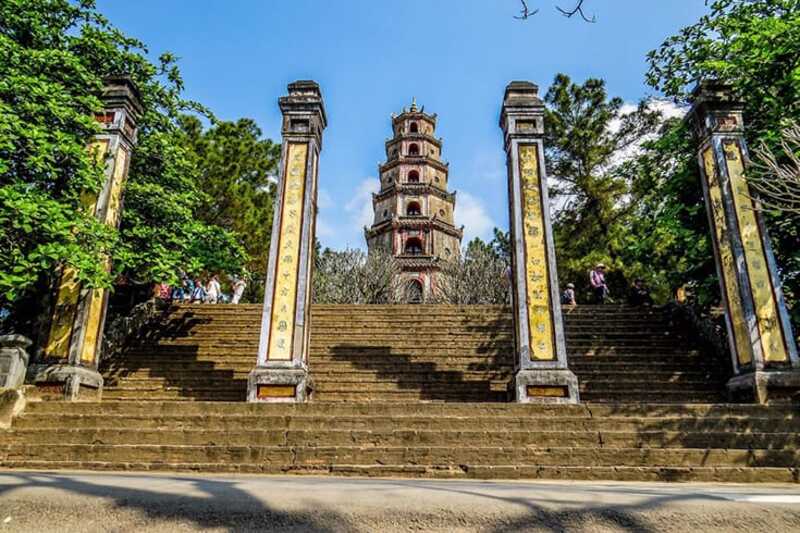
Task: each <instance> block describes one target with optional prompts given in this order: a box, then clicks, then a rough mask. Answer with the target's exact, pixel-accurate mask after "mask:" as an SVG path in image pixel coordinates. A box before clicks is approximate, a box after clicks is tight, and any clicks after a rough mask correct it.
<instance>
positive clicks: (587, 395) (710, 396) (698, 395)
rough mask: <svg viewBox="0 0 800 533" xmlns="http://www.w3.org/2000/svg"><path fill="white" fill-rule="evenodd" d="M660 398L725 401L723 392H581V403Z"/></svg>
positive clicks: (648, 390)
mask: <svg viewBox="0 0 800 533" xmlns="http://www.w3.org/2000/svg"><path fill="white" fill-rule="evenodd" d="M653 398H658V399H659V401H661V402H664V403H676V404H681V403H687V402H689V403H716V402H721V401H724V400H725V395H724V393H723V391H719V392H714V391H705V390H700V391H695V390H691V389H682V390H677V391H676V390H665V389H663V388H647V387H641V388H636V389H633V388H631V389H619V388H614V389H600V388H590V389H586V390H584V391H582V392H581V401H584V402H598V403H619V402H630V403H647V402H648V401H650V400H652V399H653Z"/></svg>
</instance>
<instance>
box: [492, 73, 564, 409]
mask: <svg viewBox="0 0 800 533" xmlns="http://www.w3.org/2000/svg"><path fill="white" fill-rule="evenodd" d="M538 94H539V88H538V87H537V86H536V85H534V84H533V83H530V82H527V81H513V82H511V83H510V84H509V85H508V86H507V87H506V92H505V97H504V99H503V109H502V112H501V115H500V127H501V128H503V133H504V141H505V142H504V144H505V150H506V156H507V158H506V164H507V166H508V197H509V209H510V214H509V222H510V226H511V241H512V275H511V280H512V305H513V316H514V336H515V341H516V342H515V346H516V358H515V361H516V363H515V367H516V368H515V375H514V391H515V395H516V400H517V401H518V402H522V403H528V402H536V403H577V402H578V401H579V392H578V380H577V378H576V377H575V374H573V373H572V372H571V371H570V370H569V369H568V368H567V350H566V345H565V342H564V326H563V322H562V318H561V303H560V300H559V289H558V274H557V272H556V258H555V251H554V247H553V231H552V227H551V224H550V212H549V201H548V193H547V172H546V170H545V165H544V144H543V140H542V138H543V136H544V103H543V102H542V101H541V99H540V98H539V96H538Z"/></svg>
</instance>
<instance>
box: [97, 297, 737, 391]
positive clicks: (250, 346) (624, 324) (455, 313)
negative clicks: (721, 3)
mask: <svg viewBox="0 0 800 533" xmlns="http://www.w3.org/2000/svg"><path fill="white" fill-rule="evenodd" d="M564 314H565V329H566V339H567V351H568V357H569V363H570V367H571V368H572V369H573V371H574V372H575V373H576V374H577V376H578V379H579V382H580V384H581V395H582V398H583V400H585V401H592V402H602V401H611V402H619V401H622V402H631V401H643V402H705V403H713V402H719V401H723V399H724V397H723V395H722V391H723V390H724V380H725V374H724V371H723V369H722V367H721V366H720V364H719V362H718V361H715V360H713V358H711V357H710V356H709V355H708V354H705V353H703V352H702V351H699V350H697V349H696V347H694V346H693V345H692V344H691V342H690V341H689V340H688V339H687V337H686V336H685V335H681V334H680V332H679V331H677V330H676V328H674V327H672V326H671V325H670V322H669V319H668V317H666V316H665V315H664V313H663V312H662V311H660V310H655V309H647V308H631V307H624V306H602V307H597V306H580V307H576V308H574V309H572V310H565V312H564ZM260 317H261V306H260V305H240V306H226V305H217V306H207V305H181V306H176V308H175V310H174V311H173V312H172V313H171V314H170V315H169V316H168V317H167V319H166V320H165V321H164V323H163V324H162V325H161V326H160V327H158V328H154V329H152V330H151V331H149V332H148V335H146V336H144V337H143V338H142V339H141V340H140V342H138V343H137V344H136V345H134V346H131V347H130V348H129V350H128V351H127V352H126V353H125V354H124V356H123V357H121V358H118V359H117V360H114V361H108V362H107V363H106V366H105V368H104V374H105V377H106V389H105V393H104V396H103V397H104V399H107V400H112V399H120V400H122V399H126V400H146V399H149V400H219V401H243V400H244V398H245V389H246V380H247V373H248V372H249V371H250V370H251V369H252V368H253V366H254V364H255V355H256V353H257V349H258V336H259V329H260V323H259V321H260ZM309 366H310V368H311V375H312V377H313V383H314V385H313V390H314V392H313V397H312V398H313V400H315V401H401V402H408V401H419V400H423V401H459V402H464V401H469V402H487V401H488V402H502V401H506V400H507V399H508V395H507V389H508V382H509V380H510V379H511V376H512V369H513V330H512V320H511V314H510V312H509V311H508V309H507V308H505V307H502V306H464V307H456V306H428V305H426V306H402V305H387V306H378V305H376V306H325V305H317V306H314V307H313V310H312V318H311V346H310V356H309Z"/></svg>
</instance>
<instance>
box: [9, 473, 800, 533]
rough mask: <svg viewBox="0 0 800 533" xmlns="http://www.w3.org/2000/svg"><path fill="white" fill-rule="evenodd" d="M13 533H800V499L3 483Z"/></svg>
mask: <svg viewBox="0 0 800 533" xmlns="http://www.w3.org/2000/svg"><path fill="white" fill-rule="evenodd" d="M0 529H5V530H7V531H37V532H40V531H47V532H48V533H49V532H54V531H81V532H84V531H142V530H144V529H147V530H148V531H196V530H201V529H202V530H214V531H265V530H266V531H271V530H274V531H448V532H449V531H564V530H572V531H694V532H697V533H700V532H703V533H705V532H707V531H733V530H741V531H750V532H752V531H770V532H771V533H779V532H783V531H792V530H794V531H800V488H798V487H797V486H794V485H784V486H781V485H769V486H767V485H712V484H656V483H579V482H532V483H524V482H480V481H474V482H473V481H423V480H372V479H349V478H312V477H258V476H210V475H206V476H191V475H183V474H180V475H179V474H173V475H169V474H167V475H154V474H135V473H131V474H103V473H62V472H55V473H54V472H18V471H15V472H0Z"/></svg>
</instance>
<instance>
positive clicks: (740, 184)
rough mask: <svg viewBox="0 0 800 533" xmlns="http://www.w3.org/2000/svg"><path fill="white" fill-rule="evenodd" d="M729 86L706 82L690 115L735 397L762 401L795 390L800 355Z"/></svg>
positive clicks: (739, 114) (799, 388)
mask: <svg viewBox="0 0 800 533" xmlns="http://www.w3.org/2000/svg"><path fill="white" fill-rule="evenodd" d="M731 94H732V93H731V90H730V87H728V86H726V85H724V84H721V83H718V82H703V83H701V84H700V85H699V86H698V87H697V89H695V91H694V94H693V102H694V105H693V107H692V110H691V111H690V113H689V116H688V120H689V121H690V122H691V124H692V125H693V126H694V130H695V133H696V135H697V137H698V139H699V141H700V142H699V152H698V158H699V163H700V168H701V174H702V177H703V179H702V183H703V192H704V195H705V202H706V209H707V212H708V218H709V224H710V227H711V231H712V237H713V238H712V240H713V242H714V257H715V259H716V264H717V275H718V277H719V280H720V288H721V291H722V297H723V301H724V303H725V311H726V312H725V319H726V320H725V321H726V325H727V330H728V340H729V343H730V350H731V355H732V359H733V369H734V374H735V375H734V377H733V378H732V379H731V380H730V381H729V382H728V389H729V391H730V392H731V395H732V396H733V397H734V398H735V397H743V396H744V397H748V398H754V399H755V401H757V402H759V403H766V402H768V401H770V400H780V399H788V398H789V397H791V396H795V395H796V394H797V393H798V392H800V371H798V370H800V361H798V356H797V346H796V345H795V341H794V337H793V334H792V328H791V324H790V322H789V315H788V313H787V311H786V305H785V303H784V299H783V293H782V291H781V285H780V278H779V276H778V270H777V265H776V263H775V257H774V256H773V254H772V249H771V247H770V244H769V237H768V236H767V231H766V227H765V226H764V221H763V219H762V216H761V212H760V205H759V203H758V200H757V199H755V198H754V197H753V195H752V194H751V191H750V189H749V187H748V184H747V182H746V181H745V176H744V174H745V168H746V167H747V164H748V154H747V145H746V143H745V139H744V128H743V120H742V109H743V106H742V104H741V103H739V102H737V101H735V100H734V99H733V98H732V96H731Z"/></svg>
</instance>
